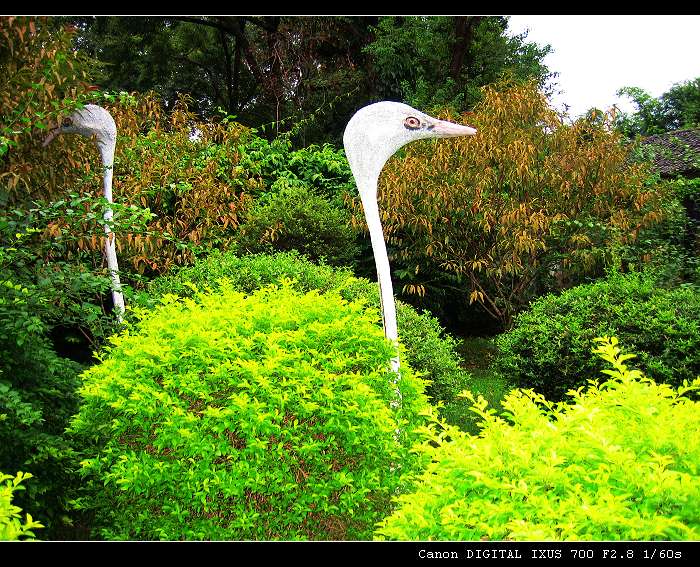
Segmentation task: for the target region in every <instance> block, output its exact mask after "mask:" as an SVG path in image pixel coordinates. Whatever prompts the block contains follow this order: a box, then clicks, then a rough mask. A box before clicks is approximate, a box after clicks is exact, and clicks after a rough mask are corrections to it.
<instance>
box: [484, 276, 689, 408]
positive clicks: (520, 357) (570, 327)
mask: <svg viewBox="0 0 700 567" xmlns="http://www.w3.org/2000/svg"><path fill="white" fill-rule="evenodd" d="M602 336H616V337H617V338H618V339H619V340H620V341H621V342H622V343H623V344H624V345H625V346H626V347H628V348H630V349H631V350H633V351H634V352H635V353H637V354H638V356H639V361H638V362H637V365H638V367H639V368H640V370H642V371H643V372H644V374H646V375H647V376H649V377H650V378H653V379H654V380H656V381H657V382H661V383H667V384H671V385H674V386H680V385H681V384H682V383H683V381H688V380H692V379H693V378H695V377H697V376H700V290H699V289H698V288H697V287H694V286H689V287H683V288H673V289H664V288H662V287H659V286H658V284H657V282H656V281H655V280H654V279H653V278H652V277H651V276H650V275H649V274H634V273H633V274H629V275H626V276H625V275H621V274H611V275H610V276H609V277H608V278H606V279H604V280H600V281H597V282H595V283H592V284H587V285H581V286H578V287H575V288H573V289H570V290H567V291H565V292H563V293H561V294H559V295H548V296H546V297H542V298H540V299H538V300H537V301H535V302H534V303H533V304H532V306H531V307H530V309H528V310H527V311H525V312H523V313H521V314H520V315H519V316H518V317H517V319H516V321H515V324H514V326H513V328H512V329H511V330H510V331H508V332H507V333H503V334H502V335H500V336H499V337H498V341H497V342H498V347H499V350H500V355H499V358H498V360H497V362H496V367H497V369H498V370H499V371H500V372H501V373H502V374H503V375H505V376H507V377H508V378H509V379H510V380H511V381H512V382H513V383H514V384H516V385H518V386H520V387H522V388H534V389H535V390H536V391H537V392H540V393H542V394H544V395H545V396H546V397H547V398H548V399H550V400H553V401H559V400H561V399H563V398H564V397H565V394H566V393H567V392H568V391H569V390H571V389H576V388H579V387H581V386H584V385H585V384H586V380H587V379H588V378H587V377H588V376H595V375H597V374H598V373H599V372H600V370H601V369H602V368H601V364H600V361H596V360H595V359H594V360H591V358H590V355H589V353H590V350H591V343H592V341H593V340H594V339H595V338H596V337H602Z"/></svg>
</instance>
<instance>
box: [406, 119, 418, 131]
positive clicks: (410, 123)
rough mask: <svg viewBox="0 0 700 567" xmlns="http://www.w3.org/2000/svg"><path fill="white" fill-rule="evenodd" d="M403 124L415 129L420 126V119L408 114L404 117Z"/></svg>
mask: <svg viewBox="0 0 700 567" xmlns="http://www.w3.org/2000/svg"><path fill="white" fill-rule="evenodd" d="M403 125H404V126H406V128H408V129H409V130H417V129H418V128H420V120H418V118H416V117H415V116H409V117H408V118H406V120H404V121H403Z"/></svg>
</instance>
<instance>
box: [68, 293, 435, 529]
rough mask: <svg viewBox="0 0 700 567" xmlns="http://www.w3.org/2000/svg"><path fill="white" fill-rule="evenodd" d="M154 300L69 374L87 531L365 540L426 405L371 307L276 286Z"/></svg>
mask: <svg viewBox="0 0 700 567" xmlns="http://www.w3.org/2000/svg"><path fill="white" fill-rule="evenodd" d="M166 299H167V300H166V302H165V303H164V304H162V305H161V306H160V307H159V308H157V309H156V310H155V312H153V313H152V314H151V315H150V316H148V317H146V318H144V319H143V320H142V321H141V322H140V323H139V324H138V325H137V326H136V327H135V328H133V329H131V330H129V331H127V332H124V333H123V334H121V335H120V336H117V337H114V338H113V341H112V342H113V344H112V346H111V347H110V349H109V350H108V352H107V353H106V354H105V356H104V357H103V359H102V362H101V364H98V365H95V366H93V367H92V368H90V369H89V370H88V371H86V373H85V374H84V386H83V387H82V389H81V396H82V399H83V402H82V406H81V409H80V412H79V413H78V415H77V416H76V417H75V419H74V422H73V424H72V430H73V433H74V434H75V435H77V436H78V437H80V438H81V439H83V441H84V442H85V443H91V444H92V448H91V449H89V450H88V453H89V455H88V458H86V459H85V460H84V462H83V463H82V465H83V472H84V474H85V475H86V476H87V479H88V481H89V483H90V486H91V494H90V495H89V496H86V497H85V498H84V499H83V504H84V506H86V507H89V508H94V510H95V518H96V526H98V527H101V528H102V529H101V532H100V533H101V536H102V537H105V538H108V539H219V540H229V539H355V538H360V539H362V538H369V537H371V534H372V530H373V527H374V525H375V524H376V523H377V522H378V521H379V520H381V519H382V518H383V517H384V516H385V515H386V514H387V513H388V512H389V506H390V500H391V497H392V496H394V495H395V494H396V493H397V492H399V491H400V490H401V489H402V488H403V487H404V485H405V479H404V474H407V473H414V472H415V471H416V467H417V466H418V465H419V464H420V463H421V459H422V456H420V455H417V454H415V453H413V452H411V450H410V449H411V447H412V446H413V445H414V444H415V443H416V442H417V441H418V437H419V435H420V434H419V431H420V429H419V426H420V425H422V424H424V422H425V420H426V416H429V415H430V414H431V410H430V409H429V406H428V402H427V398H426V396H425V394H424V392H423V389H424V383H423V381H422V380H420V379H418V378H416V377H415V376H414V375H413V373H412V371H411V369H410V367H409V366H408V365H406V366H404V367H403V368H402V376H401V380H400V381H399V382H398V385H395V384H394V382H393V379H394V378H395V375H394V374H392V373H391V372H390V371H389V362H390V359H391V357H392V356H393V347H392V345H391V344H390V343H389V342H388V341H386V340H385V339H384V336H383V334H382V330H381V327H380V326H379V325H378V324H377V322H378V313H377V311H376V310H366V307H365V306H364V305H363V304H361V303H348V302H345V301H344V300H342V299H341V298H340V297H339V296H338V295H337V294H331V293H328V294H324V295H319V294H318V293H317V292H311V293H308V294H305V295H300V294H299V293H298V292H296V291H294V290H293V289H292V288H291V287H289V286H283V287H281V288H275V287H270V288H264V289H262V290H259V291H257V292H255V293H254V294H252V295H249V296H246V295H244V294H242V293H240V292H236V291H234V290H232V289H231V288H230V287H228V288H226V287H224V288H222V289H221V290H220V292H219V293H218V294H216V295H211V294H210V295H207V294H198V295H197V296H195V298H193V299H190V298H188V299H184V300H178V299H176V298H175V297H174V296H170V297H169V298H166ZM397 387H398V390H399V391H398V392H397ZM399 393H400V404H398V406H397V401H398V394H399Z"/></svg>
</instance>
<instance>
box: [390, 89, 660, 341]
mask: <svg viewBox="0 0 700 567" xmlns="http://www.w3.org/2000/svg"><path fill="white" fill-rule="evenodd" d="M483 97H484V98H483V100H482V102H481V103H479V105H478V106H477V107H476V109H475V111H474V113H473V114H470V115H468V116H467V115H464V116H463V117H462V120H463V121H464V122H468V123H469V124H470V125H473V126H475V127H476V128H477V130H478V134H477V135H476V136H474V137H473V138H461V139H456V140H451V141H449V142H441V143H439V144H438V145H436V144H434V143H431V142H421V143H417V144H414V145H412V146H408V147H407V148H406V149H405V152H404V156H403V158H400V159H394V160H391V161H390V162H389V164H387V167H386V168H385V170H384V173H383V175H382V178H381V179H380V188H379V199H380V210H381V211H382V215H383V219H382V220H383V223H384V229H385V232H386V234H387V236H388V239H389V242H390V244H391V245H392V247H393V255H394V257H395V259H394V263H395V265H397V266H398V267H399V269H398V270H396V271H395V274H396V276H397V277H398V278H399V279H400V280H403V283H404V286H403V291H404V292H405V293H413V294H414V295H426V294H428V295H429V294H431V293H434V292H436V291H439V290H440V289H441V288H442V289H444V288H446V287H448V286H449V287H451V288H452V289H453V290H456V291H457V294H458V300H459V301H460V302H462V303H464V302H467V301H468V302H469V303H478V304H479V305H480V306H481V307H483V309H484V310H485V311H486V312H487V313H488V314H489V315H490V316H491V317H493V318H494V319H496V320H497V321H499V323H500V324H501V326H502V327H506V328H507V327H508V326H509V325H510V323H511V320H512V317H513V315H514V314H515V313H516V312H517V311H518V310H519V309H521V308H522V307H523V306H525V305H526V304H527V303H528V301H529V300H530V299H531V298H532V297H533V296H534V295H535V294H536V293H537V292H538V290H541V289H543V286H547V285H549V286H562V285H565V283H566V279H567V278H569V277H573V276H574V275H576V274H577V273H590V272H591V271H592V270H593V269H594V268H595V267H596V266H597V265H599V264H600V261H601V260H602V259H603V258H604V257H605V255H606V254H608V247H610V246H612V245H614V244H615V243H621V242H626V241H632V240H634V238H635V237H636V234H637V233H638V232H639V230H640V229H641V228H643V227H644V226H647V225H649V224H651V223H653V222H655V221H657V220H659V219H660V216H661V215H660V213H659V212H658V211H659V202H660V199H661V197H662V195H661V193H659V192H656V191H655V190H654V191H653V190H652V189H651V188H649V187H646V186H645V180H646V178H647V167H648V166H647V165H644V164H631V163H628V162H627V154H628V151H629V150H628V148H627V147H626V146H625V145H623V144H622V137H621V135H620V134H618V133H616V132H614V131H613V130H612V127H611V123H610V118H609V117H606V116H589V117H588V118H586V119H580V120H578V121H577V122H575V123H573V124H569V123H566V122H565V121H564V119H563V118H562V117H561V116H560V115H559V114H557V113H556V112H555V111H554V110H553V109H552V108H551V107H550V106H549V104H548V102H547V99H546V98H545V96H544V95H543V94H542V93H541V92H539V91H538V88H537V84H536V83H535V82H534V81H533V82H529V83H526V84H521V85H518V84H514V83H510V84H499V85H495V86H490V87H486V88H485V89H484V91H483ZM390 253H391V252H390ZM553 280H554V281H553Z"/></svg>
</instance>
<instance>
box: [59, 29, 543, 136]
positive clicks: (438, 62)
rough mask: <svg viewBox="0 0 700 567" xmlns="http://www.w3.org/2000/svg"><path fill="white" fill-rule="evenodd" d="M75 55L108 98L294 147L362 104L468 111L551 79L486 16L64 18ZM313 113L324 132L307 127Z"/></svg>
mask: <svg viewBox="0 0 700 567" xmlns="http://www.w3.org/2000/svg"><path fill="white" fill-rule="evenodd" d="M64 21H68V22H69V23H71V24H73V25H75V27H76V29H77V33H76V37H75V45H76V46H77V47H79V48H80V49H81V50H82V51H83V52H85V53H87V54H89V55H90V56H92V57H94V58H96V59H99V60H100V61H103V62H104V63H106V68H105V70H104V73H103V74H102V76H101V78H100V81H99V82H100V85H101V86H102V87H103V88H105V89H108V90H126V91H134V90H136V91H141V92H144V91H148V90H154V91H156V92H157V93H158V94H160V95H161V96H162V97H163V99H164V100H165V102H166V106H169V105H170V104H174V103H175V101H176V100H177V97H178V95H179V94H182V93H184V94H188V95H190V96H191V97H192V99H193V101H194V105H193V106H192V109H193V110H194V111H195V112H198V113H200V114H202V115H204V116H211V115H212V114H216V112H217V110H218V109H220V110H221V111H223V112H225V113H227V114H230V115H236V116H237V118H238V120H239V121H241V122H242V123H244V124H246V125H248V126H260V125H261V124H266V123H274V124H275V128H274V130H273V132H275V133H278V132H279V131H280V130H282V131H284V130H288V129H289V128H290V127H291V125H296V124H299V123H301V127H300V128H299V133H300V135H301V141H302V143H309V142H315V141H319V140H324V141H326V140H329V139H330V140H334V139H335V140H339V138H340V135H341V132H342V129H343V127H344V124H345V122H346V121H347V117H348V116H349V115H350V114H352V112H353V111H354V110H355V109H356V108H358V107H360V106H362V105H364V104H367V103H368V102H372V101H374V100H379V99H386V98H390V99H395V100H396V99H401V100H403V101H405V102H408V103H409V104H416V105H420V106H422V107H424V108H429V107H434V106H445V105H449V106H451V107H452V108H453V109H454V110H456V111H464V110H468V109H469V108H470V107H471V106H473V105H474V104H475V103H476V102H477V101H478V100H479V98H480V96H481V95H480V90H479V88H480V87H482V86H484V85H486V84H488V83H491V82H493V81H495V80H496V79H498V78H499V77H500V76H501V75H503V74H504V73H507V74H509V75H511V76H512V77H513V78H516V79H523V80H525V79H530V78H535V79H537V80H538V82H539V83H540V84H541V85H544V84H545V83H546V82H547V80H548V79H550V78H551V77H552V76H553V74H552V73H550V71H549V70H548V69H547V67H546V66H545V65H544V63H543V59H544V57H545V56H546V55H547V53H549V51H550V47H549V46H545V47H541V46H538V45H536V44H534V43H531V42H527V41H526V38H525V35H524V34H521V35H518V36H510V35H509V33H508V20H507V18H505V17H494V16H458V17H449V16H430V17H418V16H411V17H399V16H385V17H360V16H353V17H337V16H336V17H327V16H326V17H318V16H304V17H293V16H274V17H273V16H266V17H252V16H225V17H220V16H200V17H169V18H164V17H142V18H134V17H124V16H110V17H78V18H76V17H73V18H67V19H65V20H64ZM318 113H322V115H323V120H322V122H323V124H320V123H319V122H320V121H314V117H316V116H317V115H318Z"/></svg>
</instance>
